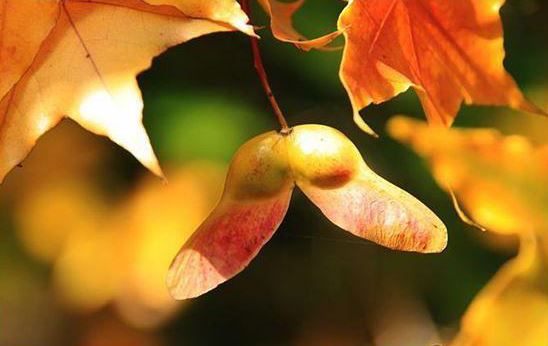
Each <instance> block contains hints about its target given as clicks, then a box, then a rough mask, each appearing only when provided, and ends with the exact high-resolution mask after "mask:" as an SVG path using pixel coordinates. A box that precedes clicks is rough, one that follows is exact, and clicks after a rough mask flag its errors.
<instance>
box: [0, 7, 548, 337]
mask: <svg viewBox="0 0 548 346" xmlns="http://www.w3.org/2000/svg"><path fill="white" fill-rule="evenodd" d="M344 5H345V3H344V2H342V1H336V0H316V1H311V0H309V1H308V2H306V3H305V5H304V6H303V8H302V10H301V11H299V12H298V14H297V16H296V23H298V24H297V27H298V28H299V29H300V30H301V31H302V32H303V33H304V34H306V35H307V36H309V37H314V36H317V35H319V34H323V33H326V32H329V31H331V30H332V29H333V28H334V27H335V23H336V19H337V16H338V13H339V12H340V10H341V9H342V8H343V7H344ZM253 17H254V23H255V24H258V25H266V24H267V23H268V21H267V18H266V17H265V16H264V14H263V13H262V12H261V11H260V9H259V8H258V7H257V6H255V11H254V16H253ZM502 19H503V23H504V28H505V46H506V51H507V59H506V61H505V65H506V68H507V69H508V70H509V71H510V73H511V74H512V75H513V76H514V77H515V79H516V80H517V82H518V84H519V85H520V86H521V87H522V89H523V90H524V92H525V94H526V95H527V96H528V97H529V98H531V99H532V100H533V101H535V102H536V103H537V104H538V105H539V106H540V107H541V108H543V109H546V108H547V106H548V97H547V96H548V64H547V61H548V47H547V46H546V42H547V40H546V39H547V37H548V2H546V1H543V0H508V1H507V2H506V5H505V6H504V7H503V8H502ZM259 34H260V35H261V37H262V40H261V41H260V45H261V49H262V52H263V59H264V63H265V66H266V69H267V72H268V73H269V77H270V80H271V84H272V88H273V90H274V93H275V94H276V96H277V99H278V101H279V102H280V104H281V106H282V108H283V110H284V112H285V114H286V116H287V118H288V121H289V123H290V124H292V125H297V124H304V123H321V124H326V125H330V126H333V127H335V128H337V129H340V130H342V131H343V132H344V133H345V134H347V136H348V137H350V139H352V140H353V141H354V143H356V145H357V146H358V148H359V149H360V151H361V152H362V154H363V156H364V158H365V160H366V161H367V162H368V164H369V165H370V166H371V167H372V168H373V169H374V170H375V171H376V172H377V173H378V174H380V175H382V176H383V177H385V178H386V179H388V180H390V181H391V182H393V183H395V184H397V185H398V186H400V187H402V188H404V189H406V190H407V191H409V192H411V193H412V194H413V195H415V196H416V197H418V198H419V199H420V200H421V201H423V202H424V203H425V204H426V205H428V206H429V207H431V209H433V210H434V211H435V212H436V213H437V214H438V215H439V216H440V218H441V219H442V220H443V221H444V222H445V224H446V225H447V228H448V230H449V245H448V247H447V249H446V250H445V251H444V252H443V253H442V254H439V255H419V254H413V253H403V252H395V251H391V250H388V249H385V248H382V247H380V246H377V245H375V244H373V243H370V242H367V241H363V240H360V239H358V238H355V237H353V236H351V235H350V234H348V233H346V232H343V231H341V230H340V229H338V228H337V227H336V226H334V225H332V224H330V223H329V221H328V220H327V219H326V218H325V217H323V216H322V215H321V214H320V212H319V210H318V209H316V207H314V206H313V205H312V204H311V203H310V202H309V201H308V200H307V199H306V198H303V195H302V194H301V193H300V192H298V191H296V193H295V194H294V197H293V200H292V204H291V207H290V209H289V212H288V214H287V217H286V218H285V220H284V222H283V223H282V225H281V227H280V229H279V230H278V231H277V233H276V234H275V236H274V237H273V239H272V240H271V241H270V242H269V243H268V244H267V245H266V246H265V247H264V248H263V250H262V251H261V252H260V254H259V256H258V257H257V258H256V259H255V260H254V261H253V262H252V263H251V265H250V266H249V267H248V269H246V270H245V271H244V272H243V273H241V274H240V275H238V276H236V277H235V278H234V279H232V280H229V281H228V282H227V283H225V284H223V285H221V286H220V287H218V288H217V289H215V290H213V291H211V292H210V293H208V294H206V295H204V296H201V297H199V298H196V299H194V300H191V301H187V302H182V303H181V302H175V301H173V300H171V298H170V297H169V296H168V294H167V292H166V290H165V287H164V276H165V273H166V271H167V267H168V265H169V263H170V261H171V258H172V257H173V255H174V254H175V253H176V251H177V250H178V248H179V247H180V245H181V244H182V243H183V242H184V240H185V239H186V238H187V237H188V236H189V235H190V234H191V232H192V231H193V230H194V229H195V228H196V227H197V226H198V225H199V224H200V222H201V221H202V220H203V219H204V218H205V217H206V216H207V213H208V212H209V211H210V210H211V208H212V207H213V206H214V204H215V202H216V201H217V198H218V197H219V194H220V192H221V189H222V184H223V180H224V173H225V171H226V165H227V164H228V162H229V160H230V158H231V156H232V154H233V153H234V152H235V150H236V149H237V148H238V147H239V146H240V145H241V144H243V143H244V142H245V141H246V140H247V139H249V138H251V137H252V136H254V135H257V134H259V133H262V132H265V131H269V130H271V129H274V128H277V124H276V123H275V122H274V117H273V114H272V111H271V109H270V106H269V104H268V101H267V99H266V97H265V95H264V93H263V91H262V89H261V87H260V84H259V81H258V78H257V76H256V74H255V71H254V69H253V65H252V58H251V53H250V46H249V41H248V39H247V38H246V37H245V36H244V35H242V34H239V33H222V34H214V35H209V36H206V37H202V38H199V39H196V40H193V41H191V42H188V43H185V44H183V45H181V46H178V47H175V48H172V49H170V50H169V51H168V52H166V53H165V54H163V55H161V56H160V57H158V58H156V59H155V61H154V64H153V66H152V68H151V69H150V70H148V71H146V72H144V73H142V74H141V75H140V76H139V78H138V79H139V85H140V87H141V90H142V93H143V98H144V103H145V109H144V122H145V126H146V128H147V130H148V132H149V135H150V138H151V140H152V142H153V146H154V148H155V150H156V153H157V155H158V157H159V159H160V162H161V163H162V166H163V167H164V169H165V171H166V175H167V178H168V180H169V184H167V185H166V184H164V182H162V181H161V180H160V179H158V178H155V177H153V176H152V175H151V174H150V173H149V172H147V171H146V170H145V169H144V168H143V167H141V166H140V165H139V164H138V163H137V162H136V160H134V159H133V158H132V157H131V156H130V155H129V154H128V153H126V152H125V151H123V150H122V149H120V148H118V147H116V146H115V145H114V144H112V143H110V142H108V141H107V140H106V139H104V138H100V137H96V136H93V135H91V134H90V133H87V132H85V131H84V130H83V129H82V128H80V127H79V126H78V125H76V124H75V123H73V122H71V121H68V120H67V121H64V122H63V123H62V124H61V125H60V126H58V127H57V128H55V129H54V130H52V131H51V132H50V133H48V134H47V135H45V136H44V137H43V138H42V139H41V140H40V141H39V143H38V145H37V147H36V149H35V150H34V151H33V152H32V153H31V155H30V157H29V158H28V159H27V160H26V161H25V162H23V164H22V166H21V167H19V168H17V169H16V170H14V171H13V172H12V173H11V174H10V175H9V176H8V177H7V179H6V180H5V182H4V184H3V185H1V186H0V227H1V229H0V345H1V346H13V345H29V346H32V345H40V346H48V345H56V346H59V345H77V346H82V345H85V346H91V345H93V346H109V345H113V346H125V345H128V346H129V345H147V346H148V345H166V346H167V345H242V346H243V345H265V346H267V345H295V346H307V345H314V346H322V345H342V346H346V345H379V346H392V345H393V346H402V345H403V346H415V345H417V346H418V345H433V344H435V343H441V342H443V341H446V340H450V339H451V338H452V337H453V336H454V335H455V333H456V332H457V331H458V327H459V320H460V318H461V316H462V315H463V313H464V311H465V310H466V308H467V306H468V305H469V304H470V302H471V301H472V300H473V298H474V296H475V295H476V294H477V293H478V292H479V290H480V289H481V288H482V287H483V286H485V284H486V283H487V282H488V281H489V280H490V279H491V278H492V277H493V275H494V274H495V273H496V272H497V270H498V269H499V268H500V267H501V265H502V264H503V263H504V262H506V261H507V260H508V259H510V258H512V257H513V256H515V254H516V251H517V247H516V244H517V242H516V239H514V238H513V237H511V236H500V235H499V236H494V235H492V234H487V233H481V232H480V231H478V230H477V229H474V228H472V227H470V226H467V225H465V224H464V223H463V222H461V221H460V219H459V217H458V216H457V214H456V212H455V211H454V209H453V206H452V203H451V199H450V197H449V196H448V195H447V194H446V193H445V192H443V191H442V190H441V189H440V188H439V187H438V185H437V184H436V183H435V182H434V180H433V178H432V176H431V174H430V172H429V169H428V166H427V164H426V163H425V162H424V161H422V160H421V159H420V158H419V157H418V156H417V155H416V154H415V153H414V152H412V151H411V150H410V149H409V148H407V147H404V146H403V145H401V144H399V143H397V142H396V141H394V140H392V139H390V138H389V136H387V135H386V132H385V123H386V122H387V120H388V119H389V118H390V116H392V115H394V114H408V115H411V116H416V117H418V118H422V117H423V112H422V109H421V107H420V104H419V102H418V99H417V97H416V95H415V94H414V93H413V92H411V91H410V92H407V93H405V94H403V95H401V96H399V97H397V98H396V99H394V100H392V101H390V102H388V103H386V104H382V105H379V106H372V107H369V108H367V109H366V110H365V111H364V112H363V113H362V114H363V115H364V118H365V119H366V120H367V121H368V123H369V124H370V125H371V127H372V128H373V129H374V130H375V131H376V132H377V133H379V134H380V135H381V137H380V139H374V138H372V137H369V136H367V135H366V134H364V133H362V132H361V131H360V130H359V129H358V128H357V127H356V126H355V125H354V123H353V122H352V117H351V108H350V104H349V101H348V99H347V96H346V93H345V91H344V89H343V87H342V85H341V84H340V82H339V79H338V67H339V63H340V57H341V51H335V52H309V53H304V52H301V51H299V50H297V49H296V48H294V47H293V46H291V45H288V44H284V43H281V42H278V41H276V40H274V39H273V38H272V36H271V34H270V32H269V31H268V30H267V29H263V30H259ZM455 125H456V126H465V127H494V128H497V129H499V130H501V131H502V132H503V133H506V134H524V135H527V136H529V137H531V138H532V139H533V140H534V141H536V143H547V140H548V137H547V136H546V133H547V132H546V131H547V129H548V120H547V119H546V118H542V117H538V116H534V115H529V114H523V113H519V112H516V111H512V110H508V109H503V108H494V107H464V108H463V109H462V110H461V112H460V115H459V117H458V118H457V121H456V124H455ZM539 345H542V344H539Z"/></svg>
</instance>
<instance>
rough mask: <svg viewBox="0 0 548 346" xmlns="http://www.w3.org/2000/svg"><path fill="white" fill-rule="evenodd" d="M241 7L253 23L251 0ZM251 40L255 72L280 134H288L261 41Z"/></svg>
mask: <svg viewBox="0 0 548 346" xmlns="http://www.w3.org/2000/svg"><path fill="white" fill-rule="evenodd" d="M241 5H242V9H243V10H244V12H245V13H246V14H247V16H248V17H249V21H250V22H251V7H250V5H249V0H241ZM249 40H250V41H251V50H252V52H253V65H254V66H255V70H257V75H258V76H259V80H260V81H261V84H262V85H263V89H264V91H265V93H266V96H267V97H268V100H269V101H270V104H271V105H272V109H273V110H274V114H275V115H276V119H277V120H278V123H280V126H281V127H282V129H281V131H280V132H281V133H282V134H288V133H289V132H290V128H289V126H288V125H287V121H286V120H285V116H284V115H283V113H282V110H281V109H280V106H279V105H278V101H276V98H275V97H274V94H273V93H272V89H271V88H270V83H269V82H268V76H267V74H266V71H265V68H264V65H263V59H262V58H261V52H260V50H259V40H258V38H257V37H255V36H250V37H249Z"/></svg>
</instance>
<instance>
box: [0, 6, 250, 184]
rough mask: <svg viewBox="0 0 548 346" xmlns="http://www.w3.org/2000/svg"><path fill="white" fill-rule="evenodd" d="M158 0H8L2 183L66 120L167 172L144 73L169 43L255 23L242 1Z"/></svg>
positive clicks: (3, 38)
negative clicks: (151, 129)
mask: <svg viewBox="0 0 548 346" xmlns="http://www.w3.org/2000/svg"><path fill="white" fill-rule="evenodd" d="M150 2H151V3H153V4H148V3H147V2H144V1H141V0H103V1H93V0H92V1H79V0H58V1H54V0H51V1H29V0H23V1H20V0H8V1H4V2H2V5H0V23H1V24H2V30H1V31H0V57H1V58H2V59H1V61H2V63H0V76H1V78H0V80H1V81H2V82H1V84H0V92H1V94H0V180H2V179H3V178H4V177H5V175H6V174H7V173H8V172H9V171H10V170H11V169H12V168H13V167H14V166H15V165H17V164H18V163H19V162H21V161H22V160H23V159H24V157H25V156H26V155H27V154H28V153H29V151H30V150H31V149H32V147H33V145H34V144H35V142H36V140H37V139H38V138H39V137H40V136H41V135H42V134H44V133H45V132H46V131H47V130H49V129H50V128H52V127H53V126H55V125H56V124H57V123H58V122H59V121H60V120H61V119H63V118H64V117H70V118H72V119H74V120H75V121H76V122H78V123H79V124H80V125H82V126H83V127H85V128H86V129H88V130H90V131H92V132H94V133H96V134H99V135H105V136H108V137H109V138H110V139H111V140H113V141H114V142H116V143H117V144H119V145H120V146H122V147H124V148H125V149H127V150H128V151H130V152H131V153H132V154H133V155H134V156H135V157H136V158H137V159H138V160H139V161H140V162H141V163H142V164H143V165H145V166H146V167H148V168H149V169H150V170H151V171H153V172H154V173H156V174H157V175H161V174H162V173H161V169H160V167H159V165H158V162H157V159H156V157H155V155H154V152H153V150H152V148H151V145H150V142H149V140H148V137H147V134H146V132H145V129H144V128H143V126H142V123H141V118H142V113H141V111H142V108H143V103H142V99H141V93H140V91H139V88H138V85H137V81H136V79H135V76H136V74H137V73H139V72H141V71H143V70H145V69H146V68H148V67H149V66H150V63H151V60H152V58H153V57H154V56H156V55H158V54H160V53H161V52H163V51H164V50H165V49H167V48H168V47H170V46H173V45H176V44H179V43H181V42H185V41H188V40H190V39H193V38H195V37H198V36H201V35H204V34H208V33H212V32H219V31H228V30H234V29H240V30H242V31H245V32H247V33H249V34H252V28H251V27H250V26H248V25H247V24H245V23H246V22H247V16H246V15H245V14H244V13H243V12H242V11H241V9H240V8H239V5H238V4H237V2H236V1H235V0H224V1H221V0H218V1H207V2H205V1H195V0H180V1H174V0H170V1H150ZM160 4H164V5H161V6H160ZM165 4H167V5H176V6H177V7H174V6H167V5H165ZM8 11H9V13H8ZM37 13H40V15H38V14H37ZM21 28H22V29H21ZM20 29H21V30H20ZM45 33H46V34H45ZM21 36H23V37H24V38H25V39H22V41H21V42H22V43H21V45H19V40H18V38H20V37H21ZM15 45H17V47H18V48H17V49H14V48H13V47H15ZM5 61H6V62H7V63H5ZM12 61H13V63H12Z"/></svg>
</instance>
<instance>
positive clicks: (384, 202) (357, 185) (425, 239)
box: [297, 168, 447, 253]
mask: <svg viewBox="0 0 548 346" xmlns="http://www.w3.org/2000/svg"><path fill="white" fill-rule="evenodd" d="M366 169H367V170H368V168H365V169H363V172H362V173H361V174H360V175H359V176H357V177H355V178H353V179H352V180H350V181H349V182H348V183H346V184H345V185H343V186H341V187H338V188H334V189H322V188H319V187H315V186H312V185H310V184H307V183H303V182H301V183H299V182H297V185H298V186H299V187H300V188H301V189H302V190H303V192H304V193H305V194H306V195H307V196H308V198H310V200H312V202H314V204H316V206H318V207H319V208H320V210H321V211H322V212H323V214H324V215H325V216H326V217H327V218H328V219H329V220H331V221H332V222H333V223H334V224H336V225H337V226H339V227H341V228H343V229H345V230H347V231H349V232H350V233H352V234H354V235H356V236H358V237H361V238H365V239H368V240H371V241H373V242H375V243H377V244H380V245H383V246H386V247H388V248H391V249H395V250H403V251H416V252H423V253H431V252H440V251H442V250H443V249H444V248H445V246H446V244H447V230H446V228H445V225H444V224H443V223H442V222H441V220H440V219H439V218H438V217H437V216H436V215H435V214H434V213H433V212H432V211H431V210H430V209H428V207H426V206H425V205H424V204H422V203H421V202H420V201H419V200H418V199H416V198H415V197H413V196H411V195H410V194H409V193H407V192H405V191H404V190H402V189H400V188H398V187H397V186H395V185H392V184H391V183H389V182H387V181H386V180H384V179H382V178H381V177H379V176H377V175H375V174H374V173H372V172H367V171H365V170H366Z"/></svg>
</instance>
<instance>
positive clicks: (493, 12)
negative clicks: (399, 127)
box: [338, 0, 541, 126]
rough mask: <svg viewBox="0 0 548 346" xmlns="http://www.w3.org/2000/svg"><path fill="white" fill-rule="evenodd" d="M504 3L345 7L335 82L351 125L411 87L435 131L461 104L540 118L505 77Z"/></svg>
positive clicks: (358, 1) (422, 1)
mask: <svg viewBox="0 0 548 346" xmlns="http://www.w3.org/2000/svg"><path fill="white" fill-rule="evenodd" d="M503 2H504V1H503V0H489V1H484V0H464V1H436V0H408V1H402V0H391V1H365V0H351V1H349V3H348V5H347V7H346V8H345V9H344V10H343V12H342V13H341V16H340V18H339V24H338V25H339V29H340V30H342V29H345V31H344V36H345V38H346V45H345V49H344V53H343V59H342V63H341V68H340V77H341V81H342V83H343V84H344V86H345V88H346V90H347V92H348V94H349V96H350V100H351V103H352V106H353V109H354V113H355V119H358V117H359V113H358V112H359V111H360V110H361V109H362V108H364V107H366V106H367V105H369V104H371V103H381V102H384V101H387V100H389V99H391V98H393V97H394V96H396V95H397V94H399V93H401V92H403V91H406V90H407V89H408V88H409V87H411V86H412V87H413V88H414V89H415V91H416V92H417V94H418V96H419V98H420V101H421V103H422V105H423V108H424V110H425V112H426V117H427V118H428V120H429V122H431V123H433V124H440V125H444V126H449V125H451V123H452V122H453V120H454V118H455V116H456V114H457V112H458V110H459V107H460V105H461V103H462V101H463V100H464V101H465V102H466V103H467V104H471V103H475V104H483V105H508V106H510V107H513V108H517V109H521V110H525V111H530V112H541V111H540V110H539V109H538V108H537V107H535V106H534V105H533V104H531V103H530V102H528V101H527V100H526V99H525V98H524V97H523V95H522V94H521V92H520V91H519V89H518V87H517V86H516V83H515V82H514V80H513V79H512V77H511V76H510V75H509V74H508V73H507V72H506V71H505V70H504V66H503V64H502V62H503V59H504V48H503V40H502V25H501V22H500V17H499V13H498V11H499V8H500V7H501V6H502V4H503Z"/></svg>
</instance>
